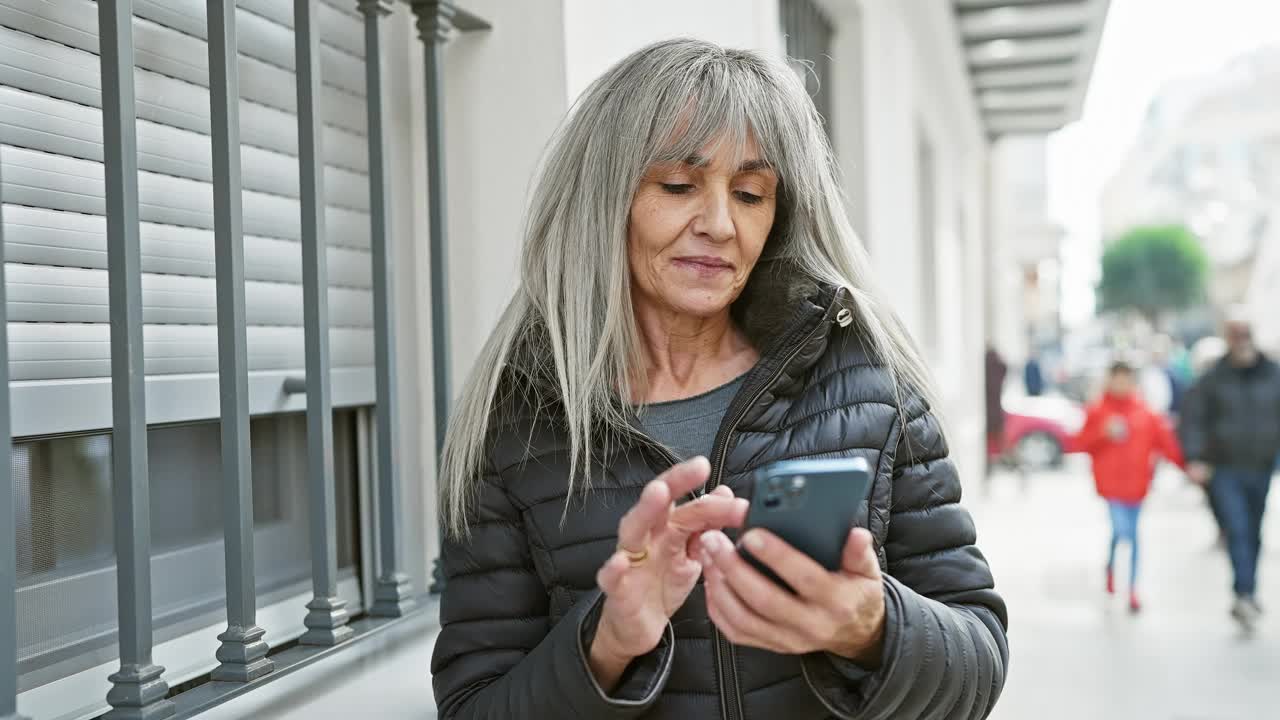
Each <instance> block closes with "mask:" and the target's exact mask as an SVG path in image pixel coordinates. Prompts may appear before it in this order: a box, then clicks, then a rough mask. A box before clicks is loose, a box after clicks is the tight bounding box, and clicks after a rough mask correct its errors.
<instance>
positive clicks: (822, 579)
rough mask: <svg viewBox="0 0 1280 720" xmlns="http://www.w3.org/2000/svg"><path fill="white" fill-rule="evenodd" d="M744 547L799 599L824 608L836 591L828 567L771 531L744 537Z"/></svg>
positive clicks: (757, 532) (753, 531) (756, 532)
mask: <svg viewBox="0 0 1280 720" xmlns="http://www.w3.org/2000/svg"><path fill="white" fill-rule="evenodd" d="M742 545H743V547H745V548H746V549H747V551H748V552H750V553H751V555H752V556H754V557H755V558H756V559H757V560H759V561H760V562H762V563H764V564H765V565H766V566H767V567H768V568H769V569H770V570H772V571H774V572H775V573H777V574H778V577H780V578H782V579H783V580H784V581H786V583H787V584H788V585H790V586H791V587H792V588H793V589H795V591H796V593H797V594H799V595H800V597H802V598H805V599H806V600H811V601H814V602H817V603H819V604H824V605H825V604H826V603H827V601H828V600H829V599H830V597H831V595H832V593H833V592H834V585H835V581H834V578H833V576H832V574H831V573H830V572H829V571H828V570H827V569H826V568H824V567H822V566H821V565H819V564H818V563H817V562H816V561H814V560H813V558H811V557H809V556H808V555H805V554H804V553H802V552H800V551H799V550H796V549H795V548H793V547H791V545H790V544H788V543H787V542H786V541H785V540H783V539H782V538H780V537H778V536H777V535H774V534H773V533H771V532H769V531H768V530H761V529H759V528H756V529H754V530H752V531H750V532H748V533H747V534H746V535H743V536H742Z"/></svg>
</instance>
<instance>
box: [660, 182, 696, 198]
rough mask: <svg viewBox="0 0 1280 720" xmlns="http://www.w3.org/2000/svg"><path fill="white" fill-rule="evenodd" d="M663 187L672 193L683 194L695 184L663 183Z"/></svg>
mask: <svg viewBox="0 0 1280 720" xmlns="http://www.w3.org/2000/svg"><path fill="white" fill-rule="evenodd" d="M662 189H663V190H665V191H667V192H669V193H671V194H672V195H683V194H685V193H687V192H689V191H690V190H692V189H693V186H692V185H689V184H685V183H662Z"/></svg>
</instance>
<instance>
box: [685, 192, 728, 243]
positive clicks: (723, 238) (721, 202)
mask: <svg viewBox="0 0 1280 720" xmlns="http://www.w3.org/2000/svg"><path fill="white" fill-rule="evenodd" d="M704 198H705V200H704V201H703V204H702V210H701V211H700V212H699V213H698V218H697V222H696V223H695V226H694V232H696V233H698V234H699V235H704V236H706V238H707V239H708V240H711V241H712V242H717V243H725V242H729V241H730V240H732V239H733V237H734V235H735V234H736V232H737V231H736V230H735V228H734V225H733V215H732V213H731V212H730V207H731V205H730V201H731V198H730V197H729V192H728V190H710V191H708V192H707V193H705V195H704Z"/></svg>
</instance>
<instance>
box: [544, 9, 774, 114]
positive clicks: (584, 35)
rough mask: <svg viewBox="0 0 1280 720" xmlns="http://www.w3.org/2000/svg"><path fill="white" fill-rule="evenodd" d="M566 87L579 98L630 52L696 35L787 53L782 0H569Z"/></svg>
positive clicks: (565, 20)
mask: <svg viewBox="0 0 1280 720" xmlns="http://www.w3.org/2000/svg"><path fill="white" fill-rule="evenodd" d="M563 2H564V27H565V61H566V68H565V69H566V78H567V82H566V90H567V92H568V98H570V100H572V99H573V98H577V97H578V95H579V94H581V93H582V91H583V90H585V89H586V87H587V85H588V84H590V83H591V81H592V80H594V79H595V78H597V77H599V75H600V74H601V73H603V72H604V71H605V70H607V69H608V68H609V67H610V66H611V65H613V64H614V63H615V62H617V61H619V60H621V59H622V58H623V57H625V56H626V55H627V54H629V53H631V52H633V51H635V50H639V49H640V48H642V47H644V46H645V45H648V44H649V43H652V42H657V41H658V40H665V39H668V38H674V37H696V38H700V39H703V40H709V41H711V42H715V43H720V44H721V45H724V46H726V47H733V48H742V49H750V50H765V51H769V52H779V53H780V52H782V35H781V33H780V32H779V30H778V2H777V0H696V1H695V2H690V0H644V1H643V2H637V1H636V0H563Z"/></svg>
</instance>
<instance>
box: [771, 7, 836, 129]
mask: <svg viewBox="0 0 1280 720" xmlns="http://www.w3.org/2000/svg"><path fill="white" fill-rule="evenodd" d="M779 11H780V13H781V16H782V33H783V36H784V39H785V41H786V48H787V56H788V57H790V58H791V60H792V62H793V63H794V67H795V70H796V72H797V73H798V74H799V75H800V77H801V78H803V79H804V86H805V89H806V90H808V91H809V95H810V96H811V97H812V98H813V103H814V105H817V107H818V112H819V113H821V115H822V118H823V120H824V121H825V124H826V128H827V134H828V135H830V134H831V93H832V82H831V40H832V36H833V35H834V31H833V30H832V26H831V22H830V21H829V20H828V19H827V16H826V14H824V13H823V12H822V10H821V9H819V8H818V6H817V4H815V3H814V2H813V0H782V4H781V6H780V8H779Z"/></svg>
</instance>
